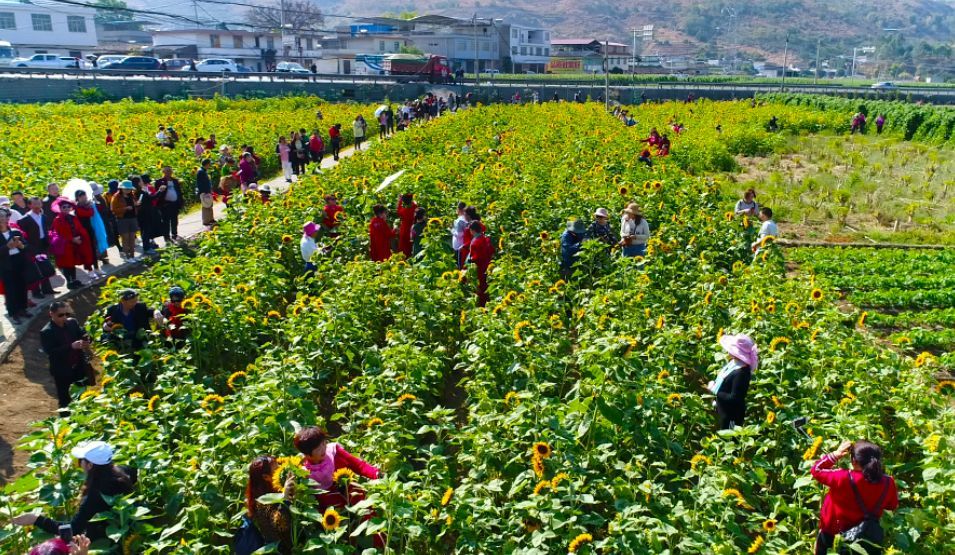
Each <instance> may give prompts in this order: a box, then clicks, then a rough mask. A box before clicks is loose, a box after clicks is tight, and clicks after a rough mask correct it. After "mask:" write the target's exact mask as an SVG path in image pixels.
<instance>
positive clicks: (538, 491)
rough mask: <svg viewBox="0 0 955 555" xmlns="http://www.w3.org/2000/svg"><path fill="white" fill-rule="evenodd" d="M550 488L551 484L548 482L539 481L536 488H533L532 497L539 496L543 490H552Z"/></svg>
mask: <svg viewBox="0 0 955 555" xmlns="http://www.w3.org/2000/svg"><path fill="white" fill-rule="evenodd" d="M552 487H553V485H552V482H550V481H549V480H541V481H540V482H537V485H536V486H534V495H540V494H541V491H543V490H544V488H552Z"/></svg>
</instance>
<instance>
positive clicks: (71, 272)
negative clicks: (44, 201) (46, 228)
mask: <svg viewBox="0 0 955 555" xmlns="http://www.w3.org/2000/svg"><path fill="white" fill-rule="evenodd" d="M75 207H76V203H75V202H73V201H72V200H70V199H68V198H66V197H60V198H58V199H56V200H55V201H54V202H53V205H52V207H51V208H52V210H53V212H54V213H55V214H56V215H57V216H56V219H54V220H53V231H55V232H56V234H57V236H58V238H59V239H58V240H59V241H61V242H62V244H63V246H62V247H61V248H62V251H60V252H57V249H56V248H55V247H51V249H52V250H53V255H54V256H55V257H56V267H57V268H59V269H60V271H62V272H63V276H64V277H66V287H67V288H68V289H76V288H78V287H82V286H83V284H82V283H81V282H80V280H78V279H76V267H77V266H83V267H85V268H89V269H91V268H92V267H93V262H94V258H93V243H92V241H91V240H90V236H89V233H87V231H86V229H85V228H84V227H83V224H82V223H81V222H80V220H79V218H78V217H76V215H75V214H74V213H73V210H74V208H75Z"/></svg>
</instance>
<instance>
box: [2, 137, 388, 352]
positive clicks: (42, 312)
mask: <svg viewBox="0 0 955 555" xmlns="http://www.w3.org/2000/svg"><path fill="white" fill-rule="evenodd" d="M368 148H369V147H368V144H367V143H366V146H365V149H363V150H362V152H364V151H365V150H367V149H368ZM354 154H355V150H354V149H353V148H347V149H343V150H342V151H341V157H342V158H347V157H349V156H353V155H354ZM336 165H338V162H336V161H335V160H333V159H332V158H326V159H324V160H322V168H323V169H328V168H333V167H335V166H336ZM267 183H268V185H269V187H270V188H271V189H272V194H281V193H284V192H285V191H286V190H288V187H289V184H287V183H286V182H285V179H284V178H283V177H277V178H275V179H272V180H271V181H268V182H267ZM213 211H214V213H215V217H216V219H217V220H218V219H221V218H223V217H225V212H226V209H225V205H224V204H222V203H221V202H217V203H216V205H215V206H214V207H213ZM203 231H205V227H204V226H203V225H202V220H201V216H200V213H199V209H198V207H195V208H194V209H193V210H191V211H190V212H188V213H187V214H184V215H183V216H182V217H181V218H180V220H179V234H180V236H181V237H185V238H187V239H188V238H194V237H196V236H198V235H199V234H201V233H202V232H203ZM156 241H157V242H158V243H159V245H160V247H163V246H165V242H164V241H163V238H162V237H160V238H158V239H156ZM106 252H107V254H108V256H109V262H108V263H107V264H105V265H101V266H100V270H101V271H103V272H105V273H106V274H107V275H112V274H115V273H118V272H120V271H122V270H123V269H124V268H126V267H128V266H129V265H130V264H136V263H133V262H125V261H123V260H122V259H121V258H120V256H119V249H116V248H112V247H111V248H109V249H107V251H106ZM136 253H137V255H140V256H141V255H142V247H141V246H137V247H136ZM77 276H78V277H79V279H80V281H82V282H83V283H85V284H86V287H84V288H83V289H86V288H87V287H89V285H91V282H90V278H89V276H88V275H87V273H86V272H85V271H84V270H83V269H82V268H77ZM105 280H106V278H103V279H102V280H100V281H105ZM52 283H53V287H54V289H56V290H57V293H56V294H55V295H54V296H52V297H46V298H45V299H42V300H41V301H36V302H37V306H36V307H33V308H31V309H30V312H31V313H32V314H33V315H34V317H33V318H46V317H47V316H46V313H47V310H46V307H47V306H48V305H49V304H50V303H51V302H53V300H54V299H63V298H67V297H71V296H73V295H74V291H72V290H69V289H67V288H66V281H65V280H64V279H63V276H62V275H61V274H59V273H57V275H56V276H55V277H54V278H53V279H52ZM76 291H77V292H78V291H80V290H76ZM6 313H7V310H6V303H5V302H3V299H2V297H0V315H2V316H0V360H5V359H6V357H7V355H8V354H9V353H10V350H11V349H13V347H15V346H16V344H17V342H18V340H19V336H20V334H22V333H23V332H24V331H25V330H27V329H28V328H29V326H30V321H31V320H32V319H33V318H31V319H23V320H22V321H21V323H20V324H14V323H13V322H12V321H10V319H9V318H8V317H7V316H6Z"/></svg>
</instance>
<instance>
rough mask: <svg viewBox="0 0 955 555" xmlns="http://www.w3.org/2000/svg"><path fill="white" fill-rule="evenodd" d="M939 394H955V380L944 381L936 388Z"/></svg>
mask: <svg viewBox="0 0 955 555" xmlns="http://www.w3.org/2000/svg"><path fill="white" fill-rule="evenodd" d="M935 391H936V392H937V393H943V394H951V393H955V380H942V381H940V382H938V384H937V385H936V386H935Z"/></svg>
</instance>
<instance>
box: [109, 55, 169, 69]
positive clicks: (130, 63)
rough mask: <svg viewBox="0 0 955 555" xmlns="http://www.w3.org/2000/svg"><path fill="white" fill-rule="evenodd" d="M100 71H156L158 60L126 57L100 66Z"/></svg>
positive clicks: (146, 57) (143, 57)
mask: <svg viewBox="0 0 955 555" xmlns="http://www.w3.org/2000/svg"><path fill="white" fill-rule="evenodd" d="M100 69H121V70H126V71H135V70H158V69H159V60H158V59H156V58H150V57H149V56H126V57H125V58H123V59H122V60H119V61H116V62H112V63H109V64H106V65H101V66H100Z"/></svg>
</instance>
